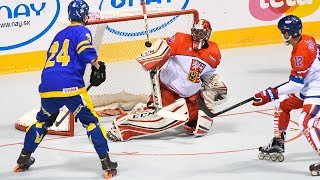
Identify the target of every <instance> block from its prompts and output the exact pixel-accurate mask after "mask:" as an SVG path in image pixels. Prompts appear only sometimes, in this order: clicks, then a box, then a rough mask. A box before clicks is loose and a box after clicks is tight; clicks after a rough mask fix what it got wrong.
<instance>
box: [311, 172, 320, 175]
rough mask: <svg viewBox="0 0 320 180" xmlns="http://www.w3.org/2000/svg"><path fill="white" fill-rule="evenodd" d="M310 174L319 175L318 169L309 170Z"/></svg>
mask: <svg viewBox="0 0 320 180" xmlns="http://www.w3.org/2000/svg"><path fill="white" fill-rule="evenodd" d="M310 173H311V175H312V176H319V172H318V171H311V172H310Z"/></svg>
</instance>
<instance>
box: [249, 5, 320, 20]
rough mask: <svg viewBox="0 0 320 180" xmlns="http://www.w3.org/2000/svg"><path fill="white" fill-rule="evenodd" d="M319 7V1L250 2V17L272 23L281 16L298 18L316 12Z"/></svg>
mask: <svg viewBox="0 0 320 180" xmlns="http://www.w3.org/2000/svg"><path fill="white" fill-rule="evenodd" d="M319 6H320V1H319V0H250V1H249V10H250V13H251V15H252V16H253V17H254V18H256V19H259V20H262V21H273V20H276V19H278V18H280V17H281V16H282V15H283V14H285V15H289V14H293V15H296V16H298V17H300V18H302V17H306V16H309V15H311V14H313V13H314V12H316V11H317V10H318V8H319Z"/></svg>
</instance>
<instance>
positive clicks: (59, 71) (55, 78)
mask: <svg viewBox="0 0 320 180" xmlns="http://www.w3.org/2000/svg"><path fill="white" fill-rule="evenodd" d="M97 58H98V56H97V53H96V51H95V49H94V47H93V46H92V35H91V32H90V31H89V30H88V29H87V28H86V27H85V26H81V25H70V26H68V27H66V28H65V29H63V30H62V31H60V32H59V33H58V34H57V35H56V36H55V37H54V39H53V41H52V43H51V45H50V47H49V49H48V51H47V60H46V63H45V67H44V69H43V71H42V74H41V84H40V85H39V93H40V96H41V97H42V98H52V97H71V96H75V95H78V94H81V93H83V92H85V91H86V89H85V83H84V80H83V75H84V72H85V69H86V65H87V64H88V63H90V62H91V61H92V60H95V59H97Z"/></svg>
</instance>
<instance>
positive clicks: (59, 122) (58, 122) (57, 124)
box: [55, 84, 92, 127]
mask: <svg viewBox="0 0 320 180" xmlns="http://www.w3.org/2000/svg"><path fill="white" fill-rule="evenodd" d="M91 87H92V85H91V84H90V85H89V86H88V87H87V91H89V89H90V88H91ZM70 113H71V112H70V111H68V112H66V114H64V115H63V116H62V118H61V119H60V120H59V121H56V123H55V125H56V126H57V127H58V126H60V124H61V123H62V122H63V121H64V120H65V119H66V117H67V116H68V115H69V114H70Z"/></svg>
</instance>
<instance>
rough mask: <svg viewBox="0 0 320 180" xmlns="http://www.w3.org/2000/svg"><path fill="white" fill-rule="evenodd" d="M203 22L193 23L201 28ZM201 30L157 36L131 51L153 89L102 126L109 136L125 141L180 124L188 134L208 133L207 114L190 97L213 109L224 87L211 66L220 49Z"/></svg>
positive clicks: (215, 63)
mask: <svg viewBox="0 0 320 180" xmlns="http://www.w3.org/2000/svg"><path fill="white" fill-rule="evenodd" d="M200 23H204V22H203V21H202V22H200ZM198 25H199V24H198ZM205 25H206V24H200V25H199V26H196V27H195V28H198V29H200V30H203V27H204V26H205ZM210 30H211V28H210ZM205 32H206V33H207V31H206V30H205ZM210 32H211V31H210ZM198 33H199V32H198ZM206 33H202V35H203V36H204V38H203V37H202V38H201V37H200V38H199V39H194V38H193V36H191V35H187V34H182V33H177V34H175V35H174V36H173V37H171V38H167V39H158V40H157V41H156V42H155V43H154V44H153V46H151V47H150V48H149V49H148V50H147V51H145V52H143V53H142V54H141V55H140V56H139V57H137V61H138V62H139V63H140V64H141V65H142V67H143V69H144V70H146V71H148V72H149V73H150V78H151V85H152V90H153V92H152V95H151V96H150V99H149V101H148V102H147V103H146V104H138V105H136V106H135V107H134V108H133V109H132V111H130V112H129V113H127V114H124V115H121V116H119V117H117V118H116V119H114V121H113V127H112V128H111V129H110V130H109V131H108V132H107V136H108V138H109V139H110V140H112V141H127V140H130V139H134V138H139V137H143V136H151V135H154V134H158V133H162V132H165V131H167V130H170V129H174V128H178V127H180V126H183V129H184V131H185V132H186V133H187V134H189V135H193V136H203V135H205V134H207V133H208V131H209V130H210V128H211V127H212V124H213V119H211V118H210V117H208V116H207V115H206V114H205V113H204V112H203V111H202V110H200V109H199V106H198V105H197V103H196V100H197V99H198V98H202V99H204V101H205V103H206V106H207V107H208V109H210V110H211V111H214V106H215V105H217V104H221V103H222V102H224V101H225V100H226V96H227V88H226V86H225V84H224V83H223V82H222V81H221V79H220V76H219V75H218V74H217V72H216V68H217V66H218V64H219V62H220V52H219V50H218V48H217V45H216V44H215V43H213V42H209V41H208V38H209V37H208V36H206V35H207V34H206ZM200 34H201V33H200ZM194 41H199V42H194ZM194 44H196V46H194ZM189 47H190V48H191V49H190V48H189ZM192 47H194V48H192ZM190 52H191V53H190ZM193 52H194V54H192V53H193ZM196 65H197V66H196Z"/></svg>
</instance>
